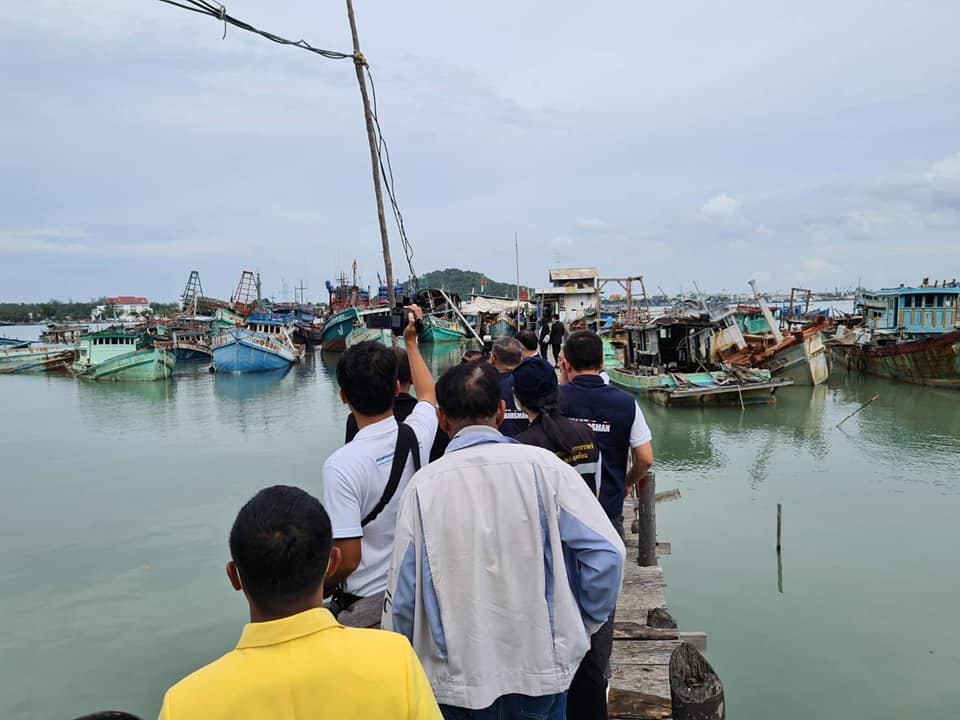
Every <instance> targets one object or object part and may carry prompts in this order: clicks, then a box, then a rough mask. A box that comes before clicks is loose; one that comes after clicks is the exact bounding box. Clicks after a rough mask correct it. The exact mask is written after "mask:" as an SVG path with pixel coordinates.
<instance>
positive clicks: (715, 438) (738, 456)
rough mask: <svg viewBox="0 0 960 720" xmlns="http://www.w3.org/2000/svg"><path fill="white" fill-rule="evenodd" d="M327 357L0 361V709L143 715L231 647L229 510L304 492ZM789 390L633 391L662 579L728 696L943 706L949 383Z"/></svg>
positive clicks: (325, 436) (953, 656) (837, 706)
mask: <svg viewBox="0 0 960 720" xmlns="http://www.w3.org/2000/svg"><path fill="white" fill-rule="evenodd" d="M18 330H19V329H18ZM10 334H14V333H13V332H11V333H10ZM17 334H20V335H22V334H23V333H17ZM458 356H459V350H458V349H456V348H451V349H450V350H448V351H441V352H440V354H439V355H437V356H434V357H432V358H430V360H431V362H432V363H433V364H434V365H435V366H436V367H443V366H445V365H446V364H448V363H450V362H455V361H456V360H457V358H458ZM332 369H333V366H332V364H330V363H328V362H324V360H323V359H321V358H320V356H319V355H318V356H316V357H315V358H308V359H307V362H305V363H304V364H302V365H301V366H299V367H296V368H294V369H293V370H291V371H290V372H289V373H286V374H284V375H279V376H270V377H266V376H245V377H224V376H216V377H214V376H211V375H208V374H207V373H206V372H203V371H198V372H193V373H188V374H184V375H180V376H178V377H177V378H176V380H175V381H174V382H172V383H168V384H149V385H95V384H87V383H78V382H75V381H73V380H71V379H69V378H64V377H0V408H2V412H0V492H2V502H0V548H2V553H0V609H2V612H0V718H4V719H5V720H13V719H16V718H44V719H47V718H50V719H55V720H56V719H59V718H64V719H67V718H71V717H74V716H76V715H79V714H81V713H83V712H89V711H92V710H94V709H106V708H114V709H126V710H128V711H131V712H135V713H138V714H140V715H142V716H143V717H145V718H148V717H154V716H155V715H156V713H157V711H158V710H159V706H160V702H161V699H162V695H163V692H164V690H165V689H166V688H167V687H168V686H169V685H170V684H171V683H173V682H175V681H176V680H177V679H179V678H180V677H182V676H183V675H185V674H187V673H188V672H190V671H192V670H193V669H195V668H196V667H199V666H200V665H202V664H204V663H206V662H208V661H209V660H211V659H213V658H215V657H217V656H219V655H220V654H221V653H223V652H224V651H226V650H228V649H229V648H230V647H232V645H233V643H235V641H236V639H237V637H238V635H239V631H240V626H241V625H242V624H243V622H244V621H245V615H244V610H245V604H244V602H243V600H242V598H241V597H240V596H239V595H237V594H235V593H234V592H233V591H232V590H231V589H230V587H229V585H228V583H227V580H226V578H225V576H224V571H223V565H224V563H225V561H226V559H227V547H226V537H227V532H228V529H229V526H230V523H231V521H232V519H233V516H234V514H235V513H236V511H237V509H238V508H239V507H240V505H241V504H242V503H243V502H244V501H245V500H246V499H247V498H248V497H249V496H250V495H252V494H253V493H254V492H255V491H256V490H257V489H259V488H260V487H263V486H264V485H267V484H273V483H280V482H282V483H290V484H297V485H301V486H303V487H305V488H307V489H310V490H313V491H314V492H318V491H319V468H320V465H321V463H322V461H323V459H324V458H325V456H326V455H327V453H329V452H330V451H331V450H332V449H333V448H335V447H336V446H337V445H338V444H339V443H340V442H341V441H342V428H343V423H344V419H345V416H346V413H345V409H344V408H343V406H342V405H340V403H339V400H338V398H337V393H336V386H335V382H334V380H333V375H332ZM875 392H879V393H880V399H879V400H877V401H876V402H875V403H873V405H871V406H870V407H869V408H867V410H865V411H864V412H863V413H861V414H860V415H858V416H856V417H855V418H853V419H851V420H850V421H848V422H847V423H846V424H845V425H844V426H843V429H842V430H837V429H834V427H833V426H834V425H835V424H836V423H837V422H838V421H839V420H840V419H841V418H842V417H843V416H845V415H846V414H847V413H849V412H851V411H852V410H853V409H855V408H856V407H857V406H858V405H859V404H860V403H862V402H864V401H865V400H866V399H868V398H869V397H870V396H871V395H872V394H873V393H875ZM779 399H780V402H779V405H778V406H777V407H775V408H755V409H750V410H747V411H746V412H741V411H739V410H721V409H717V410H705V411H697V410H692V411H683V410H674V411H669V412H668V411H666V410H663V409H661V408H657V407H655V406H652V405H645V406H644V407H645V410H646V412H647V416H648V419H649V422H650V425H651V427H652V428H653V431H654V448H655V451H656V454H657V478H658V480H657V482H658V489H668V488H671V487H677V488H680V490H681V492H682V494H683V498H682V500H680V501H679V502H676V503H670V504H666V505H661V506H660V508H659V515H658V523H659V530H660V536H661V539H662V540H666V541H669V542H671V543H672V545H673V556H672V557H669V558H664V559H663V561H662V564H663V566H664V568H665V571H666V577H667V581H668V588H667V599H668V601H669V603H670V605H671V608H672V610H673V612H674V614H675V615H676V617H677V618H678V619H679V621H680V624H681V626H682V627H683V628H685V629H689V630H706V631H707V632H708V633H709V652H708V657H709V659H710V660H711V661H712V662H713V664H714V666H715V667H716V668H717V670H718V671H719V673H720V675H721V677H722V678H723V680H724V682H725V686H726V694H727V701H728V706H729V708H730V712H729V713H728V715H729V717H731V718H738V719H746V720H766V719H768V718H791V719H792V718H797V719H800V718H803V719H804V720H808V719H809V718H811V717H836V718H856V717H869V718H871V719H874V720H875V719H878V718H890V719H891V720H892V719H893V718H897V719H898V720H899V719H901V718H904V717H925V718H941V717H943V718H946V717H952V716H953V715H954V714H955V713H954V712H953V711H952V710H950V709H951V708H955V707H957V703H958V701H960V683H958V682H957V680H956V678H957V676H958V674H960V623H958V622H957V619H956V617H957V612H956V608H957V598H958V597H960V570H958V563H957V560H956V553H957V550H958V548H960V523H958V522H957V515H958V509H960V478H958V472H957V459H958V458H960V415H958V413H957V412H956V408H957V402H958V400H960V395H957V394H951V393H943V392H938V391H929V390H924V389H919V388H912V387H906V386H896V385H891V384H888V383H883V382H879V381H873V380H869V379H867V380H864V379H861V378H855V377H847V376H846V375H844V374H842V373H840V372H838V373H836V376H835V377H834V379H832V380H831V383H830V386H829V387H825V388H818V389H816V390H812V389H810V388H791V389H788V390H787V391H784V392H783V393H782V394H781V395H780V396H779ZM777 502H782V503H783V507H784V511H783V512H784V551H783V556H782V565H783V567H782V576H783V592H782V593H781V592H779V591H778V578H777V558H776V555H775V552H774V539H775V537H774V534H775V511H776V503H777Z"/></svg>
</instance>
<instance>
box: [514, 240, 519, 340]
mask: <svg viewBox="0 0 960 720" xmlns="http://www.w3.org/2000/svg"><path fill="white" fill-rule="evenodd" d="M513 260H514V262H515V263H516V266H517V330H519V329H520V245H519V244H518V241H517V233H513Z"/></svg>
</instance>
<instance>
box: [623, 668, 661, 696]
mask: <svg viewBox="0 0 960 720" xmlns="http://www.w3.org/2000/svg"><path fill="white" fill-rule="evenodd" d="M610 687H611V688H616V689H618V690H630V691H633V692H642V693H644V694H646V695H654V696H656V697H661V698H669V697H670V666H669V665H614V664H611V674H610Z"/></svg>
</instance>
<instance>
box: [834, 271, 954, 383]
mask: <svg viewBox="0 0 960 720" xmlns="http://www.w3.org/2000/svg"><path fill="white" fill-rule="evenodd" d="M859 307H860V309H861V312H862V313H863V324H862V325H861V326H860V327H859V328H857V329H855V330H853V331H851V332H849V333H847V334H846V335H845V336H844V337H842V338H838V339H837V340H835V341H832V342H831V351H832V352H833V354H834V355H835V356H837V357H838V358H840V359H841V360H843V361H845V362H846V364H847V367H848V368H850V369H851V370H856V371H859V372H862V373H867V374H869V375H876V376H878V377H883V378H888V379H890V380H897V381H900V382H908V383H914V384H917V385H931V386H935V387H944V388H954V389H960V316H958V312H960V284H958V283H957V281H956V280H954V281H953V282H950V283H947V282H943V283H939V282H934V284H933V285H930V284H929V281H926V280H925V281H924V282H923V283H921V285H920V286H919V287H899V288H889V289H884V290H880V291H878V292H876V293H873V294H871V298H870V302H868V303H863V304H860V305H859Z"/></svg>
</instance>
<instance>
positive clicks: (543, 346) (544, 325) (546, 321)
mask: <svg viewBox="0 0 960 720" xmlns="http://www.w3.org/2000/svg"><path fill="white" fill-rule="evenodd" d="M549 347H550V318H549V316H541V317H540V357H542V358H543V359H544V360H547V359H548V356H547V350H548V348H549Z"/></svg>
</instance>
